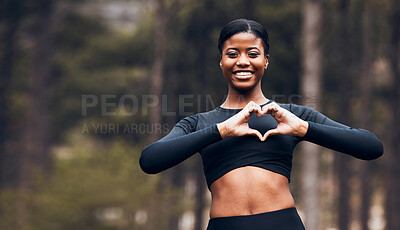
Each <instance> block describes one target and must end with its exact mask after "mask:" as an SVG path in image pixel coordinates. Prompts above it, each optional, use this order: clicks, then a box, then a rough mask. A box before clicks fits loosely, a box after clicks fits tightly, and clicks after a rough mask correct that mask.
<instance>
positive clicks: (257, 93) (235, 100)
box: [221, 86, 269, 109]
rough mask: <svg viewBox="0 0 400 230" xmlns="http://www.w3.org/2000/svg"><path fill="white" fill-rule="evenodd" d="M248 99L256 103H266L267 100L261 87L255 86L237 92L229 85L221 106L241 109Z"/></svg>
mask: <svg viewBox="0 0 400 230" xmlns="http://www.w3.org/2000/svg"><path fill="white" fill-rule="evenodd" d="M250 101H254V102H255V103H256V104H259V105H262V104H265V103H267V102H268V101H269V100H268V99H267V98H266V97H265V96H264V93H263V92H262V90H261V87H256V88H254V89H253V90H249V91H246V92H239V91H237V90H234V89H232V88H231V87H230V86H229V90H228V96H227V97H226V99H225V101H224V103H222V105H221V107H223V108H230V109H241V108H244V107H245V106H246V105H247V104H248V103H249V102H250Z"/></svg>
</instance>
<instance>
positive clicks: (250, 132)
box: [247, 129, 265, 141]
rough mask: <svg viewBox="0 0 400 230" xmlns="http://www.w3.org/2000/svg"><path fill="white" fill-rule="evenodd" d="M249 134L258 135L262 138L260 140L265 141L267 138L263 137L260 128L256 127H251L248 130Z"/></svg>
mask: <svg viewBox="0 0 400 230" xmlns="http://www.w3.org/2000/svg"><path fill="white" fill-rule="evenodd" d="M247 134H248V135H254V136H257V137H258V139H260V141H264V140H265V139H264V138H263V136H262V135H261V133H260V132H258V130H255V129H249V131H247Z"/></svg>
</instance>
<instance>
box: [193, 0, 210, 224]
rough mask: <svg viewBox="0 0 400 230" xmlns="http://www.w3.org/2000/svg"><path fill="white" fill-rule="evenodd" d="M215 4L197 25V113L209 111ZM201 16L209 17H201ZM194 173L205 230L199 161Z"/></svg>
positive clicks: (205, 4) (199, 217)
mask: <svg viewBox="0 0 400 230" xmlns="http://www.w3.org/2000/svg"><path fill="white" fill-rule="evenodd" d="M214 11H215V10H214V2H213V1H212V0H206V1H204V2H203V6H202V10H201V11H200V15H199V17H197V19H195V20H196V24H197V28H198V33H199V34H198V36H197V38H198V40H197V44H198V46H197V52H196V54H197V57H196V59H197V60H196V65H197V67H198V68H197V69H196V72H197V85H198V88H197V89H198V90H197V96H198V97H200V98H201V100H199V101H198V103H199V105H198V106H197V108H198V109H199V111H197V112H205V111H206V110H207V109H209V108H207V107H206V100H205V98H206V95H207V93H206V89H207V82H208V80H207V77H208V74H207V68H205V67H206V66H208V65H209V62H208V61H209V60H210V58H209V53H208V51H209V49H210V47H213V43H212V41H211V38H210V36H211V29H212V26H210V25H212V23H213V21H212V20H213V18H214V14H213V13H212V12H214ZM201 15H207V17H201ZM194 173H195V175H196V185H197V186H196V198H195V202H196V205H195V225H194V230H202V229H203V226H202V224H203V216H204V215H203V214H204V209H205V207H206V205H205V203H206V199H205V192H206V188H207V187H206V183H205V181H204V175H203V167H202V164H201V161H199V162H198V163H197V164H196V167H195V168H194Z"/></svg>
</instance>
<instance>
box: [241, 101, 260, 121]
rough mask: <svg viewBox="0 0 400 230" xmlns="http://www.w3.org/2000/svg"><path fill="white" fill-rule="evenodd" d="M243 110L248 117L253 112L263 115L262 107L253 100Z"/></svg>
mask: <svg viewBox="0 0 400 230" xmlns="http://www.w3.org/2000/svg"><path fill="white" fill-rule="evenodd" d="M243 110H244V113H245V116H246V118H248V116H249V115H251V113H252V112H256V115H257V117H260V116H262V115H263V112H262V110H261V107H260V106H259V105H258V104H256V103H255V102H253V101H251V102H249V103H248V104H247V105H246V106H245V108H244V109H243Z"/></svg>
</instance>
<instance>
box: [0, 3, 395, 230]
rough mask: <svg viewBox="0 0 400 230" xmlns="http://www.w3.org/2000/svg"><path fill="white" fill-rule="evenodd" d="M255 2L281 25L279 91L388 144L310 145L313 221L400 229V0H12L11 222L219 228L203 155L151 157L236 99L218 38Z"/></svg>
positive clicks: (48, 226)
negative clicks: (151, 150)
mask: <svg viewBox="0 0 400 230" xmlns="http://www.w3.org/2000/svg"><path fill="white" fill-rule="evenodd" d="M242 17H243V18H249V19H253V20H256V21H259V22H261V23H262V24H263V25H264V26H265V27H266V28H267V29H268V31H269V35H270V45H271V50H270V65H269V68H268V70H267V71H266V74H265V76H264V79H263V89H264V92H265V93H266V96H267V97H268V98H270V99H274V100H276V101H278V102H282V103H299V104H304V105H308V106H311V107H316V108H317V109H318V110H319V111H321V112H323V113H324V114H326V115H327V116H329V117H331V118H332V119H334V120H337V121H339V122H342V123H345V124H348V125H351V126H353V127H362V128H365V129H369V130H372V131H373V132H374V133H375V134H376V135H377V136H378V137H379V138H380V139H381V140H382V141H383V143H384V147H385V153H384V155H383V157H381V158H379V159H378V160H375V161H370V162H366V161H360V160H356V159H354V158H351V157H348V156H346V155H344V154H340V153H336V152H332V151H330V150H327V149H323V148H316V147H315V146H311V145H304V146H308V147H304V146H301V147H300V148H298V149H297V150H296V152H295V153H294V168H293V171H292V177H293V179H292V182H291V185H290V186H291V189H292V192H293V195H294V197H295V200H296V206H297V208H298V210H299V212H300V215H301V217H302V218H303V220H304V222H305V223H306V225H307V229H309V230H316V229H327V230H328V229H329V230H334V229H340V230H346V229H351V230H366V229H370V230H383V229H386V230H398V229H400V218H399V216H400V184H399V181H400V167H399V164H400V154H399V152H398V150H399V149H400V148H399V147H400V146H399V145H400V139H399V136H400V135H399V134H400V133H399V132H400V124H399V123H400V122H399V118H400V94H399V91H400V68H399V63H400V3H399V1H398V0H303V1H296V0H281V1H274V0H247V1H245V0H229V1H227V0H226V1H223V0H221V1H213V0H203V1H197V0H148V1H147V0H84V1H82V0H62V1H61V0H35V1H34V0H0V39H1V42H0V77H1V79H0V229H2V230H3V229H4V230H6V229H7V230H13V229H15V230H71V229H80V230H94V229H96V230H103V229H104V230H117V229H124V230H125V229H144V230H146V229H171V230H172V229H174V230H175V229H179V230H200V229H205V225H206V223H207V221H208V210H209V206H210V194H209V191H208V190H207V187H206V185H205V180H204V175H203V173H202V168H201V167H202V166H201V159H200V158H199V156H198V155H196V156H194V157H192V158H191V159H188V160H186V161H185V162H184V163H182V164H180V165H178V166H176V167H174V168H172V169H169V170H167V171H165V172H162V173H160V174H158V175H146V174H144V173H143V172H142V171H141V170H140V168H139V165H138V159H139V156H140V153H141V150H142V149H143V147H144V146H146V145H148V144H149V143H151V142H152V141H155V140H157V139H158V138H160V137H162V136H164V135H165V134H167V133H168V131H169V130H170V129H171V128H172V127H173V125H174V124H175V123H176V122H177V121H179V120H180V119H182V118H183V117H185V116H188V115H191V114H193V113H197V112H203V111H207V110H211V109H213V108H215V107H216V106H218V105H220V104H221V103H222V101H223V99H224V96H225V95H226V93H227V87H226V83H225V80H224V78H223V76H222V74H221V72H220V69H219V65H218V63H219V53H218V49H217V39H218V35H219V31H220V29H221V28H222V26H224V25H225V24H226V23H228V22H229V21H231V20H233V19H236V18H242ZM310 146H311V147H310ZM307 149H309V151H308V150H307ZM311 149H313V150H311ZM305 150H307V151H305ZM315 151H316V153H317V154H315ZM313 152H314V154H313Z"/></svg>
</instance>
